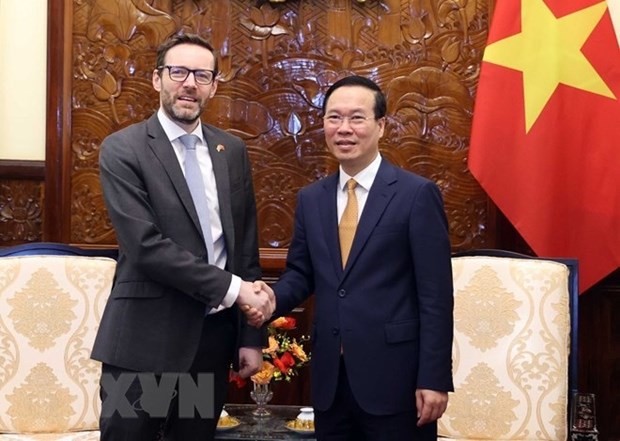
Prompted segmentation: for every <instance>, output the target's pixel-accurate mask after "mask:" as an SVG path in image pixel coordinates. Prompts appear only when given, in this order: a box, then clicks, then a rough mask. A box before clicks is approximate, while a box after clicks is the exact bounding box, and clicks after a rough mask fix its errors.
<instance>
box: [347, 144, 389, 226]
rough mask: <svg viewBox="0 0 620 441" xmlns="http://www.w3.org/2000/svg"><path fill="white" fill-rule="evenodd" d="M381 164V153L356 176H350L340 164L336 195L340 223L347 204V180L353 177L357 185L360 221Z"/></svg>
mask: <svg viewBox="0 0 620 441" xmlns="http://www.w3.org/2000/svg"><path fill="white" fill-rule="evenodd" d="M380 165H381V155H379V154H377V157H376V158H375V159H374V160H373V161H372V162H371V163H370V164H369V165H368V166H367V167H366V168H365V169H363V170H362V171H360V172H359V173H358V174H356V175H355V176H349V175H348V174H346V173H345V171H344V170H343V169H342V166H340V179H339V182H338V193H337V196H336V207H337V209H338V223H340V219H342V213H343V212H344V208H345V207H346V206H347V200H348V196H347V181H348V180H349V179H351V178H353V179H355V182H357V185H356V186H355V196H356V197H357V220H358V222H359V220H360V217H361V216H362V212H363V211H364V206H365V205H366V200H367V199H368V192H369V191H370V187H372V183H373V182H375V178H376V177H377V173H378V172H379V166H380Z"/></svg>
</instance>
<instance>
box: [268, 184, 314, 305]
mask: <svg viewBox="0 0 620 441" xmlns="http://www.w3.org/2000/svg"><path fill="white" fill-rule="evenodd" d="M303 194H304V191H303V190H301V191H300V192H299V193H298V195H297V207H296V209H295V225H294V230H293V231H294V232H293V239H292V241H291V245H290V247H289V250H288V254H287V256H286V269H285V271H284V273H283V274H282V276H281V277H280V279H279V280H278V282H277V283H276V284H275V285H274V287H273V288H274V291H275V294H276V311H275V313H274V317H277V316H281V315H284V314H286V313H288V312H290V311H291V310H292V309H293V308H295V307H297V306H298V305H300V304H301V303H302V302H303V301H304V300H306V299H307V298H308V297H309V296H310V295H311V294H312V293H313V292H314V275H313V267H312V260H311V258H310V251H309V249H308V244H307V242H306V229H305V218H304V204H303Z"/></svg>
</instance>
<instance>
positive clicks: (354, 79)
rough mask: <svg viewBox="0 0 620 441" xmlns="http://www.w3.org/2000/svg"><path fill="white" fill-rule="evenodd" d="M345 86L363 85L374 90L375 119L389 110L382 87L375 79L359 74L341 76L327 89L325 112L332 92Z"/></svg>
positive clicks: (324, 101)
mask: <svg viewBox="0 0 620 441" xmlns="http://www.w3.org/2000/svg"><path fill="white" fill-rule="evenodd" d="M345 86H361V87H365V88H366V89H369V90H371V91H372V92H374V94H375V109H374V111H375V119H379V118H383V117H384V116H385V114H386V112H387V104H386V101H385V95H384V94H383V92H382V91H381V88H380V87H379V86H378V85H377V83H375V82H374V81H372V80H370V79H368V78H366V77H362V76H359V75H351V76H349V77H344V78H341V79H339V80H338V81H336V82H335V83H334V84H332V85H331V86H330V88H329V89H327V92H326V93H325V98H324V99H323V113H325V107H326V106H327V101H328V100H329V97H330V96H331V94H332V93H334V90H336V89H339V88H341V87H345Z"/></svg>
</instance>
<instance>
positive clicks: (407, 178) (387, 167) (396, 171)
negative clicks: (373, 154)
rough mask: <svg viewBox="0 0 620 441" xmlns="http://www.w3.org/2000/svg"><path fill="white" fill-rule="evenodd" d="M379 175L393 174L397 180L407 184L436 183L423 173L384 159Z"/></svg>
mask: <svg viewBox="0 0 620 441" xmlns="http://www.w3.org/2000/svg"><path fill="white" fill-rule="evenodd" d="M378 175H383V176H393V177H394V178H395V179H396V180H398V181H399V182H401V183H405V184H407V185H411V184H417V185H425V184H434V182H433V181H432V180H431V179H429V178H426V177H424V176H422V175H419V174H417V173H415V172H413V171H411V170H407V169H404V168H402V167H400V166H397V165H395V164H392V163H391V162H389V161H387V160H386V159H383V161H382V163H381V168H379V173H378Z"/></svg>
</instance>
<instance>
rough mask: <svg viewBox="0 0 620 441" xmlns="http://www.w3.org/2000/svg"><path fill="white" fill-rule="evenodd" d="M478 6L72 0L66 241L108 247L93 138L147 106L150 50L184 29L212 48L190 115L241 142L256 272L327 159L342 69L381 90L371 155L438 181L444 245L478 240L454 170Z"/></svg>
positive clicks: (341, 0) (481, 30)
mask: <svg viewBox="0 0 620 441" xmlns="http://www.w3.org/2000/svg"><path fill="white" fill-rule="evenodd" d="M488 10H489V5H488V2H487V1H484V0H478V1H467V0H439V1H437V0H416V1H403V0H388V1H366V2H358V1H356V0H329V1H326V0H314V1H295V0H289V1H284V2H266V1H262V2H261V1H248V0H236V1H234V0H218V1H146V0H142V1H141V0H132V1H129V0H103V1H96V2H94V1H77V2H74V3H73V11H72V12H73V14H72V15H73V27H72V40H73V42H72V64H71V77H72V84H71V109H70V110H71V139H70V149H69V151H70V160H71V168H70V170H71V172H70V191H71V197H70V198H69V200H67V203H69V204H70V206H69V207H67V208H68V209H69V212H70V219H71V224H70V231H69V235H70V237H69V238H68V239H69V242H72V243H83V244H104V245H110V244H114V243H115V238H114V233H113V230H112V226H111V225H110V223H109V221H108V220H107V217H106V215H105V210H104V207H103V201H102V197H101V190H100V186H99V181H98V169H97V157H98V149H99V145H100V143H101V141H102V139H103V138H104V137H105V136H106V135H108V134H109V133H111V132H113V131H115V130H118V129H119V128H121V127H124V126H126V125H128V124H131V123H134V122H137V121H140V120H142V119H144V118H147V117H148V116H150V115H151V114H152V113H153V112H154V111H155V110H156V108H157V106H158V95H157V93H156V92H155V91H154V90H153V88H152V86H151V75H152V71H153V68H154V66H155V48H156V47H157V46H158V44H159V43H160V42H161V41H162V40H163V39H165V38H166V37H167V36H168V35H170V34H172V33H175V32H179V31H191V32H197V33H199V34H201V35H203V36H205V37H207V38H208V39H209V40H210V41H211V42H212V43H213V44H214V45H215V47H216V48H218V49H219V51H220V63H221V64H220V65H221V74H220V82H219V87H218V91H217V94H216V96H215V98H213V99H212V101H211V102H210V104H209V105H208V108H207V111H206V112H205V114H204V115H203V120H204V121H207V122H210V123H213V124H215V125H218V126H220V127H224V128H226V129H228V130H230V131H231V132H233V133H235V134H237V135H239V136H241V137H242V138H243V139H244V140H245V141H246V143H247V144H248V147H249V150H250V154H251V159H252V165H253V172H254V180H255V188H256V196H257V204H258V213H259V237H260V246H261V247H262V249H263V253H262V255H263V260H264V261H265V263H266V265H267V266H268V267H273V268H274V269H275V268H277V267H278V266H280V265H281V260H282V259H283V256H284V253H285V250H286V247H287V246H288V244H289V241H290V238H291V234H292V224H293V221H292V218H293V211H294V205H295V195H296V192H297V190H298V189H299V188H301V187H302V186H304V185H307V184H309V183H311V182H313V181H315V180H317V179H321V178H322V177H324V176H326V175H327V174H329V173H331V172H333V171H334V170H335V169H336V167H337V163H336V161H335V160H334V159H333V158H332V157H331V155H330V154H329V153H328V152H327V150H326V147H325V143H324V139H323V130H322V119H321V112H320V106H321V103H322V99H323V94H324V92H325V90H326V88H327V87H329V85H330V84H331V83H333V82H334V81H335V80H336V79H338V78H340V77H342V76H344V75H347V74H350V73H357V74H361V75H366V76H368V77H370V78H372V79H374V80H375V81H377V82H378V83H379V84H380V85H381V86H382V88H383V89H384V91H385V92H386V94H387V97H388V114H389V116H388V121H387V128H386V132H385V136H384V137H383V139H382V140H381V152H382V154H383V155H384V156H385V157H386V158H388V159H390V160H391V161H393V162H395V163H397V164H398V165H400V166H401V167H403V168H406V169H410V170H413V171H415V172H417V173H419V174H422V175H424V176H427V177H429V178H431V179H433V180H434V181H436V182H437V183H438V184H439V186H440V187H441V190H442V192H443V195H444V198H445V202H446V209H447V213H448V217H449V220H450V228H451V234H452V237H451V239H452V244H453V246H454V248H455V249H468V248H472V247H479V246H485V245H487V246H488V245H490V244H491V240H490V238H489V237H488V234H487V230H486V228H485V226H486V225H487V224H488V211H487V198H486V195H485V194H484V193H483V192H482V190H481V189H480V188H479V187H478V186H477V185H476V183H475V181H474V180H473V178H472V177H471V175H470V174H469V172H468V171H467V167H466V157H467V148H468V139H469V130H470V123H471V116H472V110H473V96H474V93H475V88H476V84H477V79H478V68H479V64H480V59H481V56H482V50H483V47H484V44H485V41H486V36H487V28H488V16H489V11H488ZM279 251H283V252H282V253H280V252H279Z"/></svg>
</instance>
